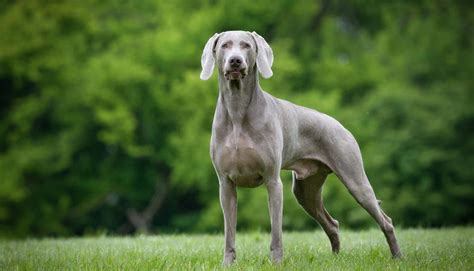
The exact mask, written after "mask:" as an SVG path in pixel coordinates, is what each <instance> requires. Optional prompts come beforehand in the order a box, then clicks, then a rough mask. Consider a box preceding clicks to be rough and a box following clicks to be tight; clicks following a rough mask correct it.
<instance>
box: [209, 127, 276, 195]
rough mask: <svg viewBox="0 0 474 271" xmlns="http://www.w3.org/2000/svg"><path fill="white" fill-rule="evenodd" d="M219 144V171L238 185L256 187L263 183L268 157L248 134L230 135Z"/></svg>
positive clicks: (217, 154)
mask: <svg viewBox="0 0 474 271" xmlns="http://www.w3.org/2000/svg"><path fill="white" fill-rule="evenodd" d="M216 143H217V144H218V146H216V147H217V151H216V153H215V154H216V155H215V157H214V160H215V164H216V166H217V168H218V170H219V171H220V172H221V173H222V174H224V175H225V176H226V177H228V178H230V179H231V180H232V181H233V182H234V183H236V185H238V186H245V187H254V186H258V185H260V184H261V183H262V174H263V173H264V171H265V165H266V164H267V163H266V161H267V160H268V157H265V152H264V151H262V148H263V146H262V144H259V143H257V142H256V141H255V140H254V139H252V138H251V137H250V136H249V135H248V134H247V133H245V132H240V133H238V134H236V133H230V134H229V135H227V136H226V137H225V138H223V140H222V141H221V142H216Z"/></svg>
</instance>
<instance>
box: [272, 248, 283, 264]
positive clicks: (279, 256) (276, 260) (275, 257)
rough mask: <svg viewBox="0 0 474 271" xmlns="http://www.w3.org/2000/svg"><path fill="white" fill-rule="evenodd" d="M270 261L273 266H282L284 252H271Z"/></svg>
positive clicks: (277, 250) (279, 250) (278, 250)
mask: <svg viewBox="0 0 474 271" xmlns="http://www.w3.org/2000/svg"><path fill="white" fill-rule="evenodd" d="M270 260H271V261H272V263H273V264H280V263H281V262H282V261H283V250H281V249H275V250H272V251H271V252H270Z"/></svg>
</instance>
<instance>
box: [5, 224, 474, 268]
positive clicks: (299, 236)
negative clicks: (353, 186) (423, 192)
mask: <svg viewBox="0 0 474 271" xmlns="http://www.w3.org/2000/svg"><path fill="white" fill-rule="evenodd" d="M397 235H398V239H399V242H400V245H401V247H402V251H403V253H404V258H403V259H401V260H393V259H392V258H391V257H390V252H389V250H388V246H387V244H386V243H385V239H384V237H383V234H382V232H381V231H379V230H376V229H372V230H368V231H360V232H355V231H349V230H342V231H341V252H340V254H339V255H333V254H332V253H331V252H330V246H329V241H328V240H327V238H326V236H325V235H324V233H323V232H322V231H314V232H291V233H284V237H283V238H284V253H285V254H284V261H283V263H282V264H281V265H280V266H273V265H272V264H271V263H270V262H269V257H268V255H269V241H270V236H269V234H268V233H238V234H237V262H236V264H234V265H233V266H232V267H231V268H230V270H234V269H236V270H261V269H263V270H271V269H281V270H394V269H401V270H413V269H417V270H418V269H422V270H435V269H436V270H438V269H441V270H474V227H468V228H453V229H439V230H434V229H429V230H428V229H409V230H398V232H397ZM222 248H223V236H222V234H217V235H185V234H183V235H163V236H137V237H86V238H70V239H43V240H26V241H0V270H38V269H39V270H71V269H72V270H99V269H100V270H163V269H164V270H168V269H172V270H213V269H221V265H220V264H221V257H222Z"/></svg>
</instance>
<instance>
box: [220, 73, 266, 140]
mask: <svg viewBox="0 0 474 271" xmlns="http://www.w3.org/2000/svg"><path fill="white" fill-rule="evenodd" d="M261 92H262V90H261V88H260V85H259V83H258V74H257V70H256V68H254V69H252V70H251V71H249V73H248V74H247V76H245V78H243V79H240V80H227V78H225V76H224V74H223V73H221V72H220V73H219V102H220V103H222V106H223V107H224V112H223V113H224V114H226V115H227V116H228V119H229V120H230V122H231V123H232V125H233V127H234V129H236V130H237V131H239V130H240V129H241V128H242V122H243V121H244V119H245V116H246V115H247V114H248V112H249V110H250V109H251V106H252V101H253V100H254V99H258V98H259V96H260V95H259V94H261Z"/></svg>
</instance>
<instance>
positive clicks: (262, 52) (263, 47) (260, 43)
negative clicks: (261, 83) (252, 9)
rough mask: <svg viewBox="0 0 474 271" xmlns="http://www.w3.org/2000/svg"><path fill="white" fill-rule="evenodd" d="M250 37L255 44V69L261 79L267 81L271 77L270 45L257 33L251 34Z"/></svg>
mask: <svg viewBox="0 0 474 271" xmlns="http://www.w3.org/2000/svg"><path fill="white" fill-rule="evenodd" d="M252 37H253V38H254V40H255V43H256V44H257V69H258V71H259V72H260V74H261V75H262V77H263V78H265V79H267V78H270V77H271V76H272V75H273V72H272V65H273V51H272V48H270V45H268V43H267V42H266V41H265V39H264V38H262V37H261V36H260V35H259V34H257V32H252Z"/></svg>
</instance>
